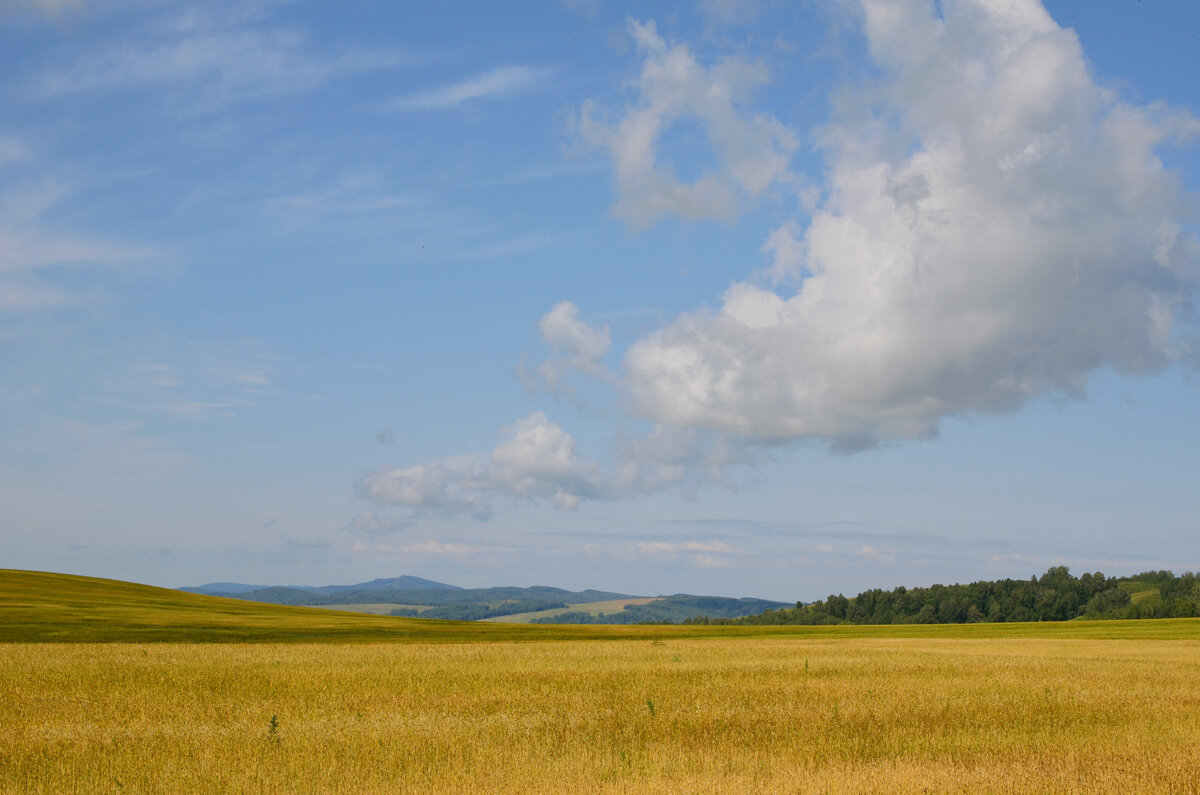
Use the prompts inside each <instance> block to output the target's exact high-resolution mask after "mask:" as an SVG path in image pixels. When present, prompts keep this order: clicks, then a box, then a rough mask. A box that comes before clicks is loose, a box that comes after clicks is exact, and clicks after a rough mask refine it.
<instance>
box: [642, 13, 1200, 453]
mask: <svg viewBox="0 0 1200 795" xmlns="http://www.w3.org/2000/svg"><path fill="white" fill-rule="evenodd" d="M861 10H862V19H863V25H864V31H865V33H866V36H867V40H868V42H869V45H870V51H871V54H872V56H873V57H874V58H875V60H876V61H877V62H878V63H879V65H880V66H882V67H883V68H884V71H885V73H886V74H887V76H888V77H887V79H886V82H884V83H883V84H882V85H880V86H877V87H876V90H875V91H873V92H869V95H870V96H871V97H872V99H871V102H870V104H868V105H863V106H858V107H855V108H853V110H855V111H857V113H855V118H854V120H853V121H846V122H844V123H835V124H834V125H832V126H831V127H830V128H829V129H828V130H827V131H826V132H825V134H824V136H823V145H824V147H825V148H826V150H827V154H828V160H829V163H830V172H829V178H828V184H827V186H826V192H825V198H824V199H823V200H822V202H821V203H820V206H819V207H818V209H817V211H816V212H815V213H814V214H813V215H812V216H811V220H810V222H809V223H808V225H807V228H806V229H804V231H803V232H801V233H798V236H793V235H792V234H791V233H790V232H789V228H788V227H784V228H781V229H779V230H776V232H775V233H773V234H772V236H771V237H770V239H769V242H768V248H769V250H770V251H772V252H773V253H774V255H775V264H774V267H773V268H772V269H770V274H771V275H772V276H773V277H774V279H776V280H777V282H778V283H776V284H773V285H772V284H762V283H752V282H748V281H747V282H738V283H735V284H734V285H733V286H732V287H730V288H729V290H728V292H727V293H726V294H725V295H724V298H723V303H722V305H721V306H720V308H719V309H717V310H716V311H700V312H695V313H690V314H686V315H684V316H682V317H679V318H678V319H677V320H675V321H674V322H673V323H671V324H670V325H668V326H667V327H666V328H663V329H661V330H660V331H658V332H657V333H655V334H653V335H651V336H649V337H648V338H646V339H643V340H641V341H639V342H637V343H636V344H634V345H633V346H632V347H631V348H630V349H629V350H628V352H627V354H626V357H625V362H624V368H625V388H626V390H627V396H628V399H629V402H630V404H631V407H632V409H633V410H634V411H635V412H636V413H638V414H640V415H642V416H644V417H647V418H650V419H652V420H654V421H656V422H659V423H663V424H667V425H672V426H685V427H701V428H708V429H713V430H717V431H721V432H725V433H729V434H735V435H740V436H748V437H754V438H760V439H773V440H791V439H803V438H820V439H826V440H830V441H832V442H833V443H835V444H837V445H841V446H851V447H855V446H862V445H869V444H872V443H875V442H878V441H880V440H894V439H911V438H919V437H925V436H929V435H931V434H933V433H935V432H936V430H937V427H938V424H939V421H940V420H942V419H943V418H946V417H948V416H954V415H969V414H979V413H996V412H1004V411H1010V410H1013V409H1015V408H1017V407H1018V406H1020V405H1021V404H1022V403H1023V402H1025V401H1027V400H1028V399H1030V398H1034V397H1037V396H1040V395H1045V394H1047V393H1054V392H1059V393H1069V394H1074V393H1078V392H1079V391H1080V390H1082V389H1083V387H1084V386H1085V384H1086V382H1087V380H1088V377H1089V375H1090V374H1092V373H1093V372H1095V371H1096V370H1097V369H1099V368H1102V367H1106V366H1107V367H1112V368H1114V369H1116V370H1118V371H1121V372H1126V373H1148V372H1153V371H1155V370H1157V369H1159V368H1161V367H1163V366H1164V365H1165V364H1166V363H1167V362H1169V361H1170V360H1171V359H1172V357H1173V355H1174V354H1175V353H1176V351H1175V344H1176V331H1177V329H1178V327H1179V321H1180V320H1181V319H1182V318H1184V317H1185V316H1186V313H1187V310H1188V306H1189V297H1190V294H1191V292H1192V290H1193V289H1194V287H1195V283H1196V275H1197V274H1196V270H1197V244H1196V239H1195V237H1194V235H1193V234H1192V233H1191V232H1189V231H1187V230H1186V229H1185V227H1184V225H1183V221H1182V220H1181V219H1184V218H1185V217H1186V216H1187V214H1188V212H1189V209H1188V205H1189V202H1190V201H1191V199H1190V197H1189V196H1187V195H1186V193H1185V191H1184V189H1183V187H1182V186H1181V184H1180V181H1179V179H1178V177H1177V176H1176V175H1174V174H1172V173H1171V172H1169V171H1167V170H1165V169H1164V168H1163V165H1162V163H1161V161H1160V160H1159V158H1158V156H1157V155H1156V152H1155V149H1156V147H1157V146H1158V145H1159V144H1161V143H1162V142H1163V141H1164V140H1165V139H1168V138H1172V137H1179V136H1187V135H1191V134H1194V133H1195V132H1196V131H1197V128H1198V126H1200V125H1198V124H1197V122H1196V120H1195V119H1194V118H1192V117H1191V116H1188V115H1187V114H1184V113H1181V112H1176V111H1172V110H1170V109H1167V108H1164V107H1160V106H1149V107H1138V106H1133V105H1129V104H1125V103H1123V102H1121V101H1120V100H1119V99H1118V98H1117V97H1116V96H1114V95H1113V94H1112V93H1111V92H1109V91H1107V90H1105V89H1103V88H1101V87H1099V86H1097V85H1096V84H1095V82H1094V81H1093V79H1092V77H1091V75H1090V74H1089V71H1088V66H1087V62H1086V60H1085V58H1084V55H1083V52H1082V50H1081V48H1080V45H1079V42H1078V40H1077V38H1076V36H1075V35H1074V33H1073V32H1071V31H1069V30H1064V29H1062V28H1060V27H1059V26H1058V25H1057V24H1055V22H1054V21H1053V20H1052V19H1051V18H1050V16H1049V15H1048V14H1047V13H1046V11H1045V9H1044V8H1043V7H1042V6H1041V4H1040V3H1039V2H1037V1H1036V0H1016V1H1015V2H1010V1H1009V0H1005V2H995V0H946V2H944V3H942V4H941V13H938V10H937V8H936V7H935V6H934V5H933V4H932V3H929V2H922V0H887V1H886V2H884V1H883V0H863V2H862V3H861ZM863 93H864V95H866V94H868V92H863ZM790 228H791V229H799V227H798V225H796V224H792V225H790Z"/></svg>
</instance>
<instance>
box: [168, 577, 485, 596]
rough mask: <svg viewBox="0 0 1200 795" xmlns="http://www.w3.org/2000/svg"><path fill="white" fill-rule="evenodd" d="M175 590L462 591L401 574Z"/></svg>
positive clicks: (226, 593) (242, 592)
mask: <svg viewBox="0 0 1200 795" xmlns="http://www.w3.org/2000/svg"><path fill="white" fill-rule="evenodd" d="M176 590H178V591H187V592H188V593H202V594H208V595H209V596H232V595H234V594H236V595H238V596H248V595H249V594H253V593H256V592H259V591H266V592H269V593H280V592H285V593H286V592H291V591H308V592H312V593H320V594H340V593H348V592H350V591H432V590H449V591H460V590H462V589H461V588H459V587H458V586H457V585H448V584H446V583H444V582H436V581H434V580H427V579H425V578H424V577H414V576H412V575H411V574H404V575H401V576H399V577H383V578H379V579H375V580H371V581H370V582H360V583H358V584H357V585H321V586H315V585H247V584H246V583H240V582H209V583H205V584H204V585H186V586H184V587H182V588H177V589H176ZM260 601H263V600H260Z"/></svg>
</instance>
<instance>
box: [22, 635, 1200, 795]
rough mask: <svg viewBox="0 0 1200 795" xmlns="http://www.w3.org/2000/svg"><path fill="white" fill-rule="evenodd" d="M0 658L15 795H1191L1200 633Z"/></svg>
mask: <svg viewBox="0 0 1200 795" xmlns="http://www.w3.org/2000/svg"><path fill="white" fill-rule="evenodd" d="M2 650H3V655H2V656H0V727H2V733H0V790H3V791H6V792H64V791H77V792H84V791H86V792H116V791H120V790H132V791H140V792H172V791H206V792H294V791H315V792H320V791H334V790H337V791H355V792H358V791H376V792H396V791H439V792H440V791H453V792H473V791H478V792H497V791H499V792H518V791H519V792H539V791H541V792H564V791H566V792H627V791H649V792H709V791H724V792H752V791H753V792H797V791H800V792H809V791H811V792H919V791H925V790H929V791H955V792H957V791H970V792H1014V791H1019V792H1027V791H1040V792H1079V791H1088V792H1113V791H1122V790H1123V791H1129V792H1171V791H1175V792H1195V791H1198V790H1200V773H1198V772H1197V771H1198V769H1200V762H1198V761H1197V760H1200V642H1197V641H1195V640H1064V639H1028V638H991V639H961V638H960V639H895V638H892V639H871V638H838V639H830V638H813V639H797V638H717V639H708V640H694V639H684V640H665V641H663V640H649V639H647V640H622V641H598V640H593V641H560V642H555V643H496V642H491V643H483V642H476V643H460V644H422V643H412V644H396V643H376V644H256V645H245V644H170V643H159V644H80V643H75V644H46V643H42V644H6V645H4V646H3V647H2ZM273 715H275V716H277V723H276V726H277V728H276V729H275V731H273V732H272V731H271V718H272V716H273Z"/></svg>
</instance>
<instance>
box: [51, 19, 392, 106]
mask: <svg viewBox="0 0 1200 795" xmlns="http://www.w3.org/2000/svg"><path fill="white" fill-rule="evenodd" d="M411 61H412V59H411V58H410V57H407V56H403V55H400V54H397V53H393V52H385V51H378V50H368V49H364V48H361V47H349V48H345V49H343V50H341V51H339V52H334V53H328V52H315V51H313V49H312V48H311V47H310V46H309V38H308V36H307V35H306V34H305V33H303V32H302V31H298V30H292V29H287V28H270V27H266V26H259V27H253V26H247V25H239V26H235V27H224V26H222V25H220V24H219V23H213V22H210V21H208V20H204V19H203V18H201V19H200V21H196V19H195V18H194V17H188V18H187V19H186V20H184V21H180V22H179V23H178V24H175V25H170V26H166V27H165V28H156V29H152V30H149V31H146V30H143V31H141V32H140V35H138V34H134V35H130V36H128V37H127V38H126V39H125V40H124V41H122V42H119V43H115V44H113V45H112V46H111V47H109V48H106V49H103V50H100V51H98V52H87V53H83V54H81V55H79V56H78V57H75V58H73V59H71V62H70V63H68V64H67V65H64V66H61V67H59V68H56V69H51V70H49V71H46V72H44V73H43V74H42V75H41V77H40V79H38V80H37V81H35V82H34V84H33V85H32V86H31V91H32V93H33V94H34V95H35V96H38V97H41V98H52V97H58V96H66V95H75V94H81V93H94V92H97V91H115V92H129V91H141V90H155V89H165V88H168V87H169V88H171V90H172V92H174V93H175V94H176V96H174V98H173V100H172V107H173V108H174V109H175V110H177V111H182V112H192V113H206V112H211V111H214V110H218V109H220V108H223V107H224V106H226V105H229V104H231V103H235V102H243V101H248V100H258V99H266V98H272V97H282V96H289V95H295V94H302V93H306V92H309V91H312V90H314V89H317V88H320V87H322V86H324V85H327V84H328V83H331V82H333V81H336V80H339V79H342V78H347V77H352V76H356V75H360V74H365V73H367V72H372V71H376V70H379V69H386V68H391V67H395V66H398V65H401V64H404V63H408V62H411ZM181 90H182V93H179V92H180V91H181Z"/></svg>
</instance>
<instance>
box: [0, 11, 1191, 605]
mask: <svg viewBox="0 0 1200 795" xmlns="http://www.w3.org/2000/svg"><path fill="white" fill-rule="evenodd" d="M1196 74H1200V4H1197V3H1194V2H1191V1H1190V0H1145V1H1144V2H1134V0H1129V1H1128V2H1125V0H1111V2H1103V3H1093V2H1088V3H1084V2H1065V1H1058V2H1048V3H1046V4H1045V5H1044V6H1043V5H1042V4H1041V3H1039V2H1037V0H1017V2H1009V1H1008V0H1005V2H997V1H995V0H954V1H953V2H952V1H951V0H945V1H944V2H942V3H928V2H922V1H921V0H896V2H883V0H841V1H839V0H828V1H827V2H826V1H825V0H813V1H812V2H805V3H784V2H772V1H771V0H758V1H757V2H752V1H747V2H735V1H734V0H701V2H697V3H693V4H666V3H653V2H630V3H625V4H620V3H603V4H602V3H595V2H586V0H570V1H569V2H561V3H558V2H546V3H531V4H524V5H522V6H521V7H520V10H519V12H517V11H514V9H513V8H512V7H510V6H506V5H504V4H493V3H447V4H396V3H382V2H345V3H339V4H336V5H333V4H324V3H313V2H236V3H235V2H228V3H226V2H205V3H197V4H189V3H184V2H174V3H168V2H154V1H153V0H145V2H134V1H133V0H113V1H112V2H87V1H86V0H8V1H7V2H0V94H2V96H3V108H4V110H3V112H0V517H3V522H2V523H0V541H2V542H3V543H2V546H0V549H2V550H3V559H2V560H0V566H8V567H17V568H33V569H45V570H55V571H67V572H76V573H83V574H93V575H99V576H110V577H118V578H124V579H131V580H137V581H141V582H149V583H154V584H161V585H184V584H196V583H200V582H207V581H213V580H235V581H245V582H263V583H267V582H269V583H298V584H323V583H332V582H354V581H360V580H366V579H370V578H372V577H377V576H394V575H398V574H402V573H407V574H415V575H420V576H425V577H430V578H433V579H439V580H443V581H447V582H452V583H456V584H460V585H467V586H471V585H499V584H516V585H530V584H535V583H536V584H549V585H557V586H562V587H568V588H586V587H591V588H604V589H610V590H621V591H626V592H631V593H672V592H679V591H686V592H693V593H714V594H726V595H732V596H743V595H746V596H761V597H770V598H778V599H783V600H794V599H812V598H818V597H822V596H824V595H825V594H827V593H830V592H846V593H853V592H856V591H857V590H860V589H862V588H866V587H875V586H880V587H891V586H894V585H899V584H908V585H917V584H927V583H931V582H935V581H942V582H948V581H967V580H971V579H977V578H994V577H1004V576H1015V577H1028V576H1030V575H1031V574H1035V573H1040V572H1041V571H1044V570H1045V569H1046V568H1047V567H1049V566H1051V565H1058V564H1065V565H1069V566H1071V568H1072V569H1073V570H1075V571H1077V572H1079V571H1082V570H1089V571H1094V570H1097V569H1099V570H1103V571H1104V572H1106V573H1110V574H1119V573H1131V572H1135V571H1140V570H1144V569H1148V568H1155V569H1157V568H1171V569H1174V570H1176V571H1181V570H1185V569H1189V570H1190V569H1197V568H1200V555H1198V554H1197V552H1196V545H1195V541H1194V540H1195V538H1196V524H1195V517H1196V515H1197V513H1198V512H1197V508H1200V496H1198V495H1197V493H1196V489H1195V485H1194V484H1195V476H1196V473H1197V472H1198V471H1200V452H1198V451H1200V444H1198V443H1200V417H1198V413H1197V411H1196V409H1195V406H1196V405H1197V399H1198V398H1200V383H1198V381H1197V374H1196V370H1195V365H1196V363H1197V362H1200V346H1198V344H1197V342H1196V326H1195V316H1194V308H1193V306H1192V305H1193V303H1194V299H1195V296H1196V285H1197V276H1198V275H1200V243H1198V242H1197V229H1198V224H1197V211H1198V209H1200V205H1198V203H1197V192H1198V191H1200V154H1198V152H1200V148H1198V145H1200V121H1198V120H1197V117H1198V116H1200V87H1198V86H1197V81H1196V80H1195V75H1196Z"/></svg>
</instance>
